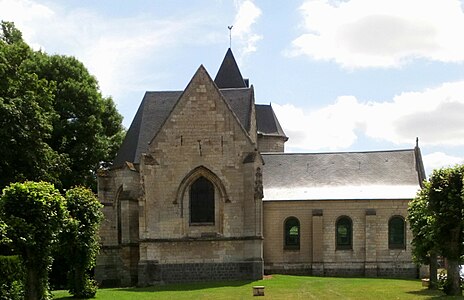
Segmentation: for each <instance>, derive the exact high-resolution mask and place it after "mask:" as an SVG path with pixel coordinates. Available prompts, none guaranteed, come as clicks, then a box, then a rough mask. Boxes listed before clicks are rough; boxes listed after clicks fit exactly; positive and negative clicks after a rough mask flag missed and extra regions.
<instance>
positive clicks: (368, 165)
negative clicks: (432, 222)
mask: <svg viewBox="0 0 464 300" xmlns="http://www.w3.org/2000/svg"><path fill="white" fill-rule="evenodd" d="M262 157H263V160H264V163H265V165H264V167H263V185H264V195H265V197H264V200H317V199H321V200H322V199H376V198H381V199H395V198H413V197H414V196H415V192H416V191H417V189H418V188H419V187H420V180H419V175H420V174H419V173H418V171H417V168H418V167H419V168H420V166H416V164H417V160H416V152H415V150H414V149H412V150H395V151H375V152H337V153H307V154H292V153H286V154H274V153H272V154H271V153H266V154H262ZM289 170H291V171H289Z"/></svg>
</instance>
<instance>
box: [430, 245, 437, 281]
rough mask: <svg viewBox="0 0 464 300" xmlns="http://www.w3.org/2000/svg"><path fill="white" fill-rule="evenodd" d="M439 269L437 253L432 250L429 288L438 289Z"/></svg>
mask: <svg viewBox="0 0 464 300" xmlns="http://www.w3.org/2000/svg"><path fill="white" fill-rule="evenodd" d="M437 269H438V262H437V254H436V253H435V252H432V253H430V265H429V273H430V282H429V289H431V290H436V289H437V288H438V284H437Z"/></svg>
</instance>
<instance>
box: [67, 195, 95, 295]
mask: <svg viewBox="0 0 464 300" xmlns="http://www.w3.org/2000/svg"><path fill="white" fill-rule="evenodd" d="M65 197H66V206H67V209H68V211H69V216H70V217H69V220H68V222H67V226H66V230H64V231H63V234H62V235H61V240H60V243H61V245H62V247H61V249H62V251H63V250H64V251H65V252H66V258H67V259H66V260H67V262H68V264H69V266H70V270H69V274H68V284H69V292H70V293H71V294H72V295H74V296H75V297H77V298H91V297H94V296H95V293H96V291H97V284H96V282H95V280H93V279H91V278H90V276H89V272H90V271H91V270H92V268H93V267H94V266H95V262H96V257H97V254H98V251H99V249H100V245H99V236H98V228H99V225H100V222H101V221H102V220H103V213H102V212H101V204H100V202H99V201H98V199H97V198H96V197H95V195H94V194H93V193H92V191H91V190H89V189H87V188H84V187H75V188H73V189H71V190H68V191H67V192H66V196H65Z"/></svg>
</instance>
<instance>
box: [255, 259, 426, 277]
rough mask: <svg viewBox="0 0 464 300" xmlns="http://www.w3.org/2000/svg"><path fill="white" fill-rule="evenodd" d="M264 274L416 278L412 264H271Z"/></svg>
mask: <svg viewBox="0 0 464 300" xmlns="http://www.w3.org/2000/svg"><path fill="white" fill-rule="evenodd" d="M264 273H265V274H290V275H312V276H333V277H387V278H418V275H419V274H418V268H417V267H416V266H415V265H414V264H413V263H410V262H409V263H408V262H404V263H398V262H391V263H388V262H386V263H343V264H339V263H297V264H285V263H281V264H278V263H273V264H265V265H264Z"/></svg>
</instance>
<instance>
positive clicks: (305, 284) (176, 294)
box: [53, 275, 462, 300]
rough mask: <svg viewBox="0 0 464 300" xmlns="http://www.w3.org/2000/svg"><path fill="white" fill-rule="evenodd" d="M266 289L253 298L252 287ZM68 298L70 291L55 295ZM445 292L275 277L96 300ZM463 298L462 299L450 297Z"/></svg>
mask: <svg viewBox="0 0 464 300" xmlns="http://www.w3.org/2000/svg"><path fill="white" fill-rule="evenodd" d="M255 285H263V286H265V296H264V297H253V292H252V286H255ZM53 294H54V296H55V299H66V298H68V297H69V296H70V295H69V294H68V293H67V292H66V291H55V292H53ZM438 298H445V297H444V296H443V293H441V292H438V291H429V290H427V289H425V288H422V286H421V282H420V280H401V279H374V278H331V277H310V276H287V275H273V276H271V277H270V278H266V279H264V280H259V281H254V282H244V281H232V282H216V283H196V284H169V285H161V286H156V287H149V288H119V289H100V290H98V293H97V296H96V299H136V300H146V299H195V300H200V299H215V300H220V299H376V300H377V299H438ZM446 299H462V298H451V297H449V298H446Z"/></svg>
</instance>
